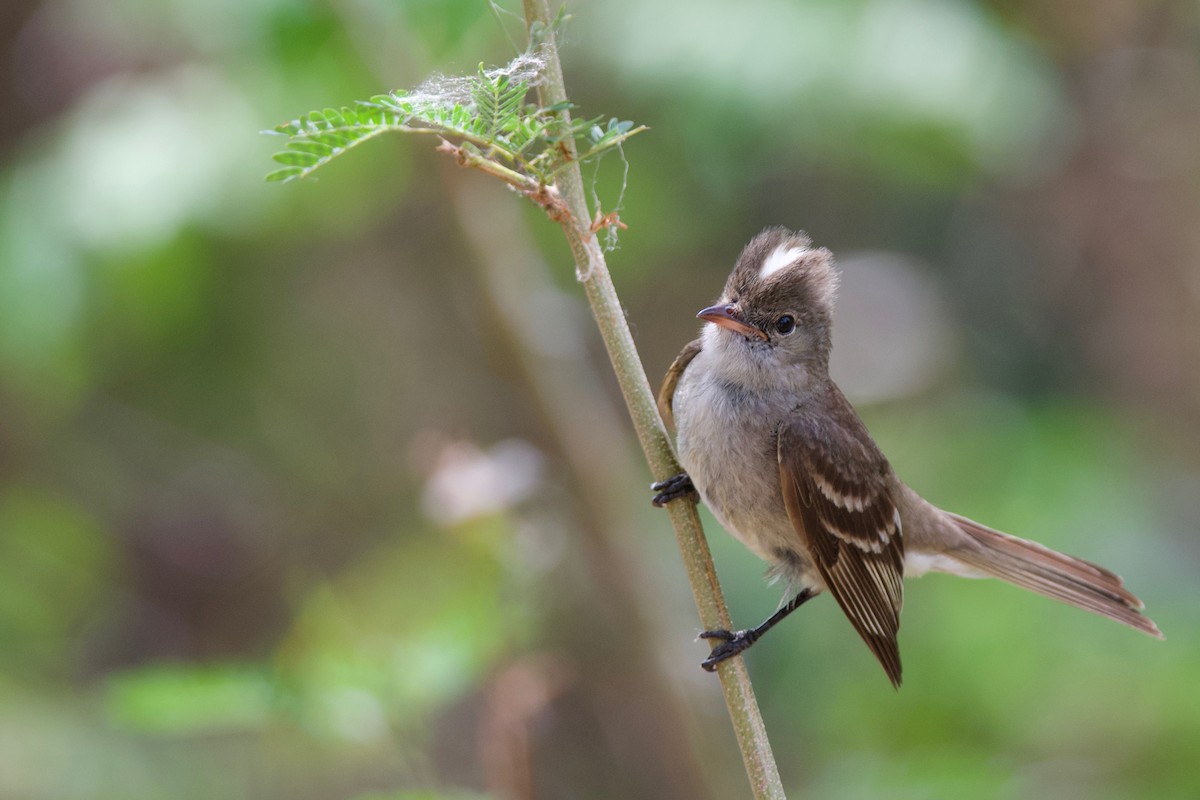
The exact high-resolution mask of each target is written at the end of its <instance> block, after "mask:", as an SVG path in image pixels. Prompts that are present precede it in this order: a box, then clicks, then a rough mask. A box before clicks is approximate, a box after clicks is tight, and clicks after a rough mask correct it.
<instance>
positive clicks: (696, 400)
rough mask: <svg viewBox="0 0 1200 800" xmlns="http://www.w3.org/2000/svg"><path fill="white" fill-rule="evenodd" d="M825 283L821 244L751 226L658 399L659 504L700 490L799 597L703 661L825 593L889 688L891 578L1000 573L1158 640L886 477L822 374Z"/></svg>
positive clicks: (1073, 569)
mask: <svg viewBox="0 0 1200 800" xmlns="http://www.w3.org/2000/svg"><path fill="white" fill-rule="evenodd" d="M837 283H838V274H837V271H836V269H835V268H834V265H833V256H832V254H831V253H830V252H829V251H828V250H826V249H824V248H814V247H813V246H812V241H811V240H810V239H809V238H808V236H806V235H805V234H803V233H792V232H791V231H788V230H786V229H784V228H768V229H767V230H765V231H763V232H762V233H760V234H759V235H758V236H756V237H755V238H754V239H753V240H752V241H751V242H750V243H749V244H748V245H746V247H745V249H744V250H743V251H742V254H741V256H740V257H739V258H738V260H737V264H736V265H735V266H734V268H733V272H732V273H731V274H730V276H729V280H728V282H727V283H726V284H725V290H724V292H723V293H722V294H721V297H720V299H719V300H718V301H717V302H716V304H714V305H712V306H710V307H708V308H705V309H703V310H702V311H700V313H699V314H697V316H698V317H699V318H700V319H702V320H705V323H706V324H705V325H704V327H703V328H702V330H701V332H700V338H698V339H696V340H695V341H693V342H691V343H689V344H688V345H687V346H686V347H684V348H683V352H681V353H680V354H679V356H678V357H677V358H676V359H675V362H674V363H673V364H672V365H671V368H670V369H669V370H668V371H667V376H666V378H665V380H664V383H663V387H662V391H661V392H660V393H659V406H660V409H661V410H662V413H663V417H664V419H666V420H667V421H668V423H669V424H673V425H674V427H675V429H676V432H677V444H678V450H679V461H680V463H681V464H682V466H683V468H684V469H685V470H686V472H685V473H684V474H681V475H678V476H676V477H674V478H672V479H670V480H668V481H663V482H661V483H658V484H655V486H654V488H655V490H657V491H658V492H659V494H658V495H656V496H655V498H654V502H655V504H656V505H663V504H664V503H667V502H670V501H671V500H674V499H677V498H680V497H684V496H689V495H690V496H694V494H695V493H696V492H699V495H700V497H701V498H702V499H703V500H704V502H705V504H706V505H707V506H708V507H709V508H710V509H711V510H712V512H713V514H714V515H715V516H716V517H717V519H718V520H719V521H720V522H721V524H722V525H723V526H724V527H725V528H726V529H728V530H729V532H730V533H732V534H733V535H734V536H736V537H737V538H738V539H739V540H741V542H742V543H743V544H745V545H746V546H747V547H749V548H750V550H752V551H753V552H754V553H755V554H756V555H758V556H759V557H760V558H762V559H764V560H765V561H767V562H769V563H770V564H771V565H772V572H773V573H774V575H775V576H777V577H780V578H783V579H785V580H786V581H787V582H788V583H789V586H790V589H791V590H793V591H795V592H796V593H797V594H796V595H795V597H794V598H793V599H792V600H791V601H790V602H788V603H786V604H785V605H783V606H782V607H781V608H780V609H779V610H778V611H777V612H776V613H775V614H774V615H772V616H771V617H770V618H768V619H767V620H766V621H765V622H763V623H762V624H761V625H759V626H758V627H756V628H750V629H747V630H741V631H725V630H717V631H705V632H704V633H703V634H701V636H703V637H704V638H707V639H710V640H717V641H719V644H717V646H716V647H714V649H713V651H712V653H711V654H710V655H709V657H708V659H706V660H705V662H704V664H703V666H704V667H705V668H706V669H709V670H713V669H715V668H716V665H717V664H718V663H719V662H721V661H723V660H725V659H726V658H729V657H731V656H733V655H736V654H737V653H740V652H742V651H743V650H745V649H746V648H747V647H749V646H750V645H751V644H753V643H754V642H755V641H757V640H758V638H759V637H761V636H762V635H763V633H765V632H766V631H767V630H768V629H769V628H771V627H772V626H773V625H775V623H777V622H779V621H780V620H781V619H783V618H784V617H785V616H787V615H788V614H790V613H791V612H792V611H794V610H795V609H797V608H799V607H800V605H801V604H803V603H804V602H805V601H807V600H808V599H810V598H812V597H814V596H816V595H818V594H820V593H821V592H824V591H828V592H829V593H830V594H832V595H833V597H834V599H835V600H836V601H837V603H838V605H839V606H841V608H842V611H843V612H845V614H846V618H847V619H849V620H850V624H851V625H853V626H854V629H855V630H856V631H858V634H859V635H860V636H861V637H862V638H863V640H864V641H865V642H866V643H867V646H868V647H869V648H870V649H871V652H872V653H874V654H875V657H876V658H878V659H879V663H880V664H882V665H883V669H884V671H885V672H887V675H888V678H890V679H891V681H892V683H893V684H894V685H895V686H897V687H899V685H900V672H901V670H900V650H899V646H898V644H897V640H896V635H897V632H898V631H899V629H900V608H901V605H902V604H903V600H904V585H903V579H904V578H905V577H916V576H918V575H921V574H923V573H925V572H929V571H935V572H948V573H951V574H954V575H961V576H964V577H972V578H980V577H994V578H1001V579H1003V580H1006V581H1008V582H1010V583H1014V584H1016V585H1017V586H1021V587H1024V588H1026V589H1030V590H1032V591H1034V592H1038V593H1039V594H1044V595H1046V596H1047V597H1052V598H1054V599H1055V600H1061V601H1062V602H1064V603H1068V604H1070V605H1073V606H1078V607H1079V608H1082V609H1086V610H1087V611H1091V612H1094V613H1096V614H1100V615H1101V616H1105V617H1109V618H1110V619H1114V620H1116V621H1118V622H1123V623H1125V624H1126V625H1129V626H1130V627H1132V628H1136V629H1137V630H1140V631H1142V632H1144V633H1148V634H1150V635H1151V636H1157V637H1159V638H1161V637H1162V634H1161V633H1160V632H1159V630H1158V628H1157V627H1156V626H1155V624H1154V623H1153V622H1151V621H1150V619H1148V618H1147V617H1145V616H1143V615H1142V613H1141V609H1142V607H1143V606H1142V602H1141V601H1140V600H1138V599H1137V598H1136V597H1135V596H1134V595H1133V594H1132V593H1131V592H1130V591H1129V590H1128V589H1126V588H1125V587H1124V585H1123V584H1122V582H1121V579H1120V578H1119V577H1118V576H1117V575H1115V574H1113V573H1112V572H1109V571H1108V570H1106V569H1104V568H1103V567H1099V566H1096V565H1095V564H1092V563H1090V562H1087V561H1084V560H1082V559H1079V558H1075V557H1073V556H1068V555H1064V554H1062V553H1058V552H1055V551H1054V550H1051V549H1049V548H1047V547H1043V546H1042V545H1040V544H1037V543H1036V542H1030V541H1026V540H1025V539H1018V538H1016V537H1015V536H1009V535H1008V534H1005V533H1001V532H1000V531H996V530H992V529H991V528H988V527H986V526H984V525H980V524H979V523H977V522H973V521H972V520H969V519H967V518H966V517H960V516H958V515H957V514H951V513H950V512H948V511H943V510H942V509H940V508H938V507H937V506H934V505H932V504H931V503H929V502H926V501H925V500H924V499H923V498H922V497H921V496H920V495H918V494H917V493H916V492H915V491H913V490H912V489H910V488H909V487H908V486H906V485H905V484H904V483H903V482H902V481H901V480H900V479H899V478H897V477H896V474H895V473H894V472H893V471H892V467H891V465H890V464H888V460H887V459H886V458H885V457H884V455H883V453H881V452H880V451H879V447H878V446H876V444H875V442H874V440H872V439H871V435H870V434H869V433H868V432H867V429H866V426H865V425H863V422H862V420H861V419H859V417H858V414H857V413H856V412H855V411H854V408H853V407H852V406H851V405H850V403H849V402H848V401H847V400H846V398H845V396H843V395H842V392H841V390H840V389H838V387H837V385H836V384H835V383H834V382H833V381H832V380H831V379H830V377H829V352H830V347H831V339H830V330H831V327H832V314H833V304H834V295H835V293H836V291H837Z"/></svg>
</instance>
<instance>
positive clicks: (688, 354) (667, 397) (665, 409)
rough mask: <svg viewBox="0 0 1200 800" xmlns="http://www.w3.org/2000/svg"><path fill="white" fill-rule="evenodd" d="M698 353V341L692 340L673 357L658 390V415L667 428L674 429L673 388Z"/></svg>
mask: <svg viewBox="0 0 1200 800" xmlns="http://www.w3.org/2000/svg"><path fill="white" fill-rule="evenodd" d="M699 352H700V340H699V339H693V340H692V341H690V342H688V343H687V345H686V346H684V348H683V350H681V351H679V355H677V356H675V360H674V361H672V362H671V367H670V369H668V370H667V374H666V377H664V378H663V385H662V388H661V389H659V390H658V413H660V414H662V418H663V420H664V421H665V422H666V423H667V427H668V428H674V427H675V414H674V408H673V407H674V400H675V387H676V386H678V385H679V379H680V378H681V377H683V371H684V370H685V369H687V365H688V364H690V363H692V359H693V358H695V357H696V355H697V354H698V353H699Z"/></svg>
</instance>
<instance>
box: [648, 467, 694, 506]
mask: <svg viewBox="0 0 1200 800" xmlns="http://www.w3.org/2000/svg"><path fill="white" fill-rule="evenodd" d="M650 488H651V489H653V490H654V491H655V492H657V493H658V494H656V495H654V497H653V499H651V501H650V502H651V503H653V504H654V505H656V506H658V507H659V508H662V507H663V506H665V505H666V504H667V503H669V502H671V501H672V500H678V499H679V498H681V497H690V498H691V499H692V502H693V503H694V502H696V501H697V500H699V499H700V495H699V494H698V493H697V492H696V487H695V486H693V485H692V479H691V478H689V477H688V474H687V473H686V472H681V473H679V474H678V475H673V476H671V477H670V478H667V479H666V480H665V481H658V482H656V483H652V484H650Z"/></svg>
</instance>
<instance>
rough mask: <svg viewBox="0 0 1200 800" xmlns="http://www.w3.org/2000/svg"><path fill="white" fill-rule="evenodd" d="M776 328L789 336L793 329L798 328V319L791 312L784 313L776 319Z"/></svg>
mask: <svg viewBox="0 0 1200 800" xmlns="http://www.w3.org/2000/svg"><path fill="white" fill-rule="evenodd" d="M775 330H777V331H779V332H780V333H781V334H783V335H784V336H787V335H788V334H789V333H791V332H792V331H794V330H796V320H795V318H794V317H792V315H791V314H784V315H783V316H782V317H780V318H779V319H777V320H775Z"/></svg>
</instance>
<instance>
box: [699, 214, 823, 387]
mask: <svg viewBox="0 0 1200 800" xmlns="http://www.w3.org/2000/svg"><path fill="white" fill-rule="evenodd" d="M837 285H838V273H837V270H836V269H835V268H834V265H833V254H832V253H830V252H829V251H828V250H826V249H825V248H823V247H816V248H814V247H813V246H812V240H811V239H809V238H808V236H807V235H805V234H804V233H800V232H796V233H793V232H792V231H789V230H787V229H786V228H767V229H766V230H764V231H763V232H762V233H760V234H758V235H757V236H755V237H754V238H753V239H752V240H751V241H750V243H749V244H748V245H746V247H745V248H744V249H743V250H742V254H741V255H740V256H738V260H737V264H736V265H735V266H734V268H733V272H731V273H730V274H729V280H728V281H726V283H725V290H724V291H723V292H722V293H721V297H720V299H719V300H718V301H717V302H716V303H715V304H714V305H712V306H709V307H708V308H705V309H702V310H701V311H700V313H699V314H697V315H696V316H697V317H699V318H700V319H702V320H704V321H705V322H708V323H711V324H709V325H705V326H704V330H703V331H702V333H701V336H702V337H703V339H704V343H705V346H706V347H709V346H711V347H713V348H714V349H717V350H718V351H721V352H722V353H724V354H727V355H731V356H738V354H741V353H745V354H746V355H747V356H748V359H747V361H746V366H747V368H755V369H763V368H765V369H775V368H780V367H786V366H791V365H801V366H804V367H806V368H807V369H808V370H809V371H813V370H820V371H821V372H825V371H826V370H827V369H828V363H829V348H830V344H831V340H830V329H831V327H832V318H833V303H834V296H835V295H836V293H837Z"/></svg>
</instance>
